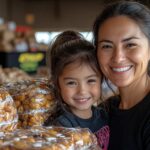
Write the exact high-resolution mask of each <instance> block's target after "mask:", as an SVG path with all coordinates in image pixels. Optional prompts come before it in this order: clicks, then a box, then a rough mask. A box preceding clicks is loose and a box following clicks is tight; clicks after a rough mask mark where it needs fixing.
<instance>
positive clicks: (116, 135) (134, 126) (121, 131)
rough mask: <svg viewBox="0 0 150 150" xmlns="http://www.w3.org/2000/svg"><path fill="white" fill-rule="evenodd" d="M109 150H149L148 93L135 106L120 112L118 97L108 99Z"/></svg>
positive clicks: (149, 99) (149, 103)
mask: <svg viewBox="0 0 150 150" xmlns="http://www.w3.org/2000/svg"><path fill="white" fill-rule="evenodd" d="M107 102H108V105H109V127H110V143H109V150H150V93H149V94H148V95H147V96H145V98H144V99H143V100H142V101H141V102H139V103H138V104H137V105H135V106H134V107H132V108H131V109H128V110H120V109H119V108H118V107H119V102H120V99H119V97H113V98H110V99H109V100H108V101H107Z"/></svg>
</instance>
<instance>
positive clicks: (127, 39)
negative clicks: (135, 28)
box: [98, 36, 140, 43]
mask: <svg viewBox="0 0 150 150" xmlns="http://www.w3.org/2000/svg"><path fill="white" fill-rule="evenodd" d="M132 39H140V38H138V37H135V36H133V37H129V38H125V39H123V40H122V42H127V41H130V40H132ZM102 42H106V43H113V42H112V41H110V40H105V39H103V40H100V41H98V43H102Z"/></svg>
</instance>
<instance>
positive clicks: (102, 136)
mask: <svg viewBox="0 0 150 150" xmlns="http://www.w3.org/2000/svg"><path fill="white" fill-rule="evenodd" d="M92 112H93V116H92V117H91V118H89V119H82V118H79V117H78V116H76V115H74V114H72V113H70V112H68V111H66V110H64V111H63V113H62V114H61V115H60V116H59V117H58V118H57V119H55V120H54V122H53V123H51V124H49V125H56V126H63V127H81V128H89V129H90V130H91V132H93V133H94V134H95V135H96V136H97V139H98V142H99V144H100V146H101V147H102V149H103V150H107V148H108V143H109V127H108V114H107V113H106V111H104V109H102V108H97V107H92ZM47 125H48V124H47Z"/></svg>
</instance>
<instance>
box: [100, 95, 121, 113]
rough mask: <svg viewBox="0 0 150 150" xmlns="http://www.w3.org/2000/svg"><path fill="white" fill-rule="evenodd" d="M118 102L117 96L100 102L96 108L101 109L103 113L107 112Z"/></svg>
mask: <svg viewBox="0 0 150 150" xmlns="http://www.w3.org/2000/svg"><path fill="white" fill-rule="evenodd" d="M119 102H120V97H119V95H117V96H111V97H109V98H108V99H106V100H104V101H103V102H101V103H100V104H99V105H98V107H99V108H103V109H104V110H105V111H108V112H109V110H110V109H111V107H116V106H117V105H118V104H119Z"/></svg>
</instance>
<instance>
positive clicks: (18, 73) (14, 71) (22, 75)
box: [0, 67, 32, 84]
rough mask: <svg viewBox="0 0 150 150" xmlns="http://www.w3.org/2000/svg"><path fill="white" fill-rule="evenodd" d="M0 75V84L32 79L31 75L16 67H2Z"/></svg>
mask: <svg viewBox="0 0 150 150" xmlns="http://www.w3.org/2000/svg"><path fill="white" fill-rule="evenodd" d="M0 75H1V77H0V84H3V83H9V82H17V81H22V80H30V79H32V77H31V76H29V75H28V74H27V73H26V72H24V71H23V70H21V69H19V68H16V67H13V68H2V67H0Z"/></svg>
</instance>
